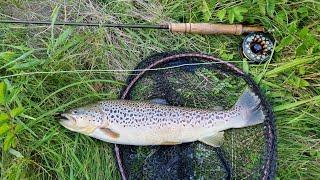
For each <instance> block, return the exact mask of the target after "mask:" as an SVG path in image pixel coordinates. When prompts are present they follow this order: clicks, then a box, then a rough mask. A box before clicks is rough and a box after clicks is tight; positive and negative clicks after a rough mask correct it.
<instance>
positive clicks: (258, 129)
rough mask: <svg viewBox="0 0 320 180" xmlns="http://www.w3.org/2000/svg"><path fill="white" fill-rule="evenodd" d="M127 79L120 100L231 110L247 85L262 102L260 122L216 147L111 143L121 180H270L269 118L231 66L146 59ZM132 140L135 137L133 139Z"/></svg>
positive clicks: (182, 56)
mask: <svg viewBox="0 0 320 180" xmlns="http://www.w3.org/2000/svg"><path fill="white" fill-rule="evenodd" d="M149 68H150V69H155V68H157V70H156V71H154V70H148V71H143V72H140V73H139V74H138V75H133V76H131V77H129V79H128V85H129V86H128V87H127V88H126V89H125V90H124V91H123V93H122V98H123V99H131V100H139V101H140V100H144V101H145V100H151V99H155V98H161V99H165V100H166V101H167V102H168V103H169V104H170V105H173V106H183V107H196V108H204V109H213V110H226V109H229V108H231V107H232V106H233V105H234V104H235V103H236V101H237V100H238V98H239V97H240V95H241V94H242V92H243V90H244V89H245V88H247V87H249V88H250V89H251V90H252V91H253V92H255V93H256V94H257V95H258V96H259V97H260V98H261V101H262V103H261V104H262V108H263V110H264V112H265V114H267V118H266V120H265V123H264V124H260V125H256V126H252V127H247V128H241V129H229V130H226V131H225V139H224V143H223V145H222V146H221V147H219V148H214V147H211V146H208V145H205V144H203V143H201V142H193V143H184V144H181V145H175V146H125V145H116V150H117V148H119V150H117V151H116V155H117V157H118V163H119V168H120V170H121V171H123V173H122V175H123V178H124V179H216V178H219V179H220V178H223V179H231V178H232V179H243V178H245V179H247V178H250V179H251V178H254V179H255V178H261V177H262V178H263V179H272V178H273V177H274V171H275V150H276V149H275V136H274V131H275V127H274V123H273V121H274V119H273V115H272V111H271V109H270V106H269V105H268V103H267V102H266V101H265V99H264V97H263V96H262V95H261V92H260V90H259V88H258V87H257V86H256V84H255V83H254V82H253V81H252V79H251V78H250V77H249V76H247V75H246V74H244V73H243V72H241V71H240V70H239V69H237V68H236V67H234V66H232V65H231V64H228V63H225V62H223V61H220V60H218V59H216V58H213V57H211V56H207V55H202V54H196V53H166V54H158V55H155V56H152V57H150V58H148V59H146V60H145V61H143V62H142V63H140V64H139V65H138V66H137V68H136V69H149ZM137 138H138V137H137Z"/></svg>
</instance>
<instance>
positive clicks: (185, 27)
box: [0, 20, 264, 35]
mask: <svg viewBox="0 0 320 180" xmlns="http://www.w3.org/2000/svg"><path fill="white" fill-rule="evenodd" d="M0 23H2V24H24V25H57V26H63V25H66V26H87V27H108V28H140V29H167V30H169V31H170V32H180V33H192V34H230V35H242V34H246V33H250V32H264V28H263V27H262V26H248V25H242V24H211V23H167V24H158V25H152V24H105V23H78V22H53V23H52V22H50V21H26V20H0Z"/></svg>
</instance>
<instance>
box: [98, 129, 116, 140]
mask: <svg viewBox="0 0 320 180" xmlns="http://www.w3.org/2000/svg"><path fill="white" fill-rule="evenodd" d="M100 130H101V131H102V132H103V133H104V134H105V135H107V136H109V137H111V138H114V139H116V138H118V137H119V136H120V134H119V133H116V132H114V131H113V130H111V129H109V128H100Z"/></svg>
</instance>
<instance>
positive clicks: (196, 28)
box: [169, 23, 264, 35]
mask: <svg viewBox="0 0 320 180" xmlns="http://www.w3.org/2000/svg"><path fill="white" fill-rule="evenodd" d="M169 29H170V31H171V32H182V33H193V34H233V35H241V34H243V33H249V32H263V31H264V28H263V27H261V26H244V25H242V24H210V23H170V24H169Z"/></svg>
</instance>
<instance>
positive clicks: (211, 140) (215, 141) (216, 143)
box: [199, 132, 224, 147]
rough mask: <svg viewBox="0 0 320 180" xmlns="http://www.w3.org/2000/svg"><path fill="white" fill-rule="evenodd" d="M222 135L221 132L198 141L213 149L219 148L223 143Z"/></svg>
mask: <svg viewBox="0 0 320 180" xmlns="http://www.w3.org/2000/svg"><path fill="white" fill-rule="evenodd" d="M223 134H224V133H223V132H218V133H215V134H213V135H211V136H207V137H204V138H200V139H199V141H200V142H203V143H205V144H208V145H210V146H213V147H220V146H221V144H222V143H223Z"/></svg>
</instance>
